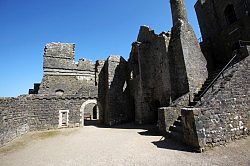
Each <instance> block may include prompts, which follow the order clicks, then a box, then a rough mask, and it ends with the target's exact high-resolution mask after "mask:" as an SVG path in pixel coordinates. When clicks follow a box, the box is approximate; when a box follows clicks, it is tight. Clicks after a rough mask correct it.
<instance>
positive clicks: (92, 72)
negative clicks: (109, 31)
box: [38, 43, 101, 95]
mask: <svg viewBox="0 0 250 166" xmlns="http://www.w3.org/2000/svg"><path fill="white" fill-rule="evenodd" d="M74 50H75V45H74V44H68V43H49V44H47V45H46V46H45V49H44V63H43V70H44V76H43V79H42V83H41V85H40V87H39V91H38V93H39V94H50V95H55V94H56V92H57V91H59V92H61V93H63V94H66V95H73V94H77V93H85V91H86V89H89V91H91V93H95V94H97V87H96V88H94V87H95V86H97V81H98V80H97V78H98V72H96V70H97V69H98V67H97V66H98V65H97V64H96V63H93V62H90V61H88V60H85V59H80V60H79V61H78V62H77V63H75V61H74ZM99 66H101V65H99ZM79 90H80V91H81V92H78V91H79Z"/></svg>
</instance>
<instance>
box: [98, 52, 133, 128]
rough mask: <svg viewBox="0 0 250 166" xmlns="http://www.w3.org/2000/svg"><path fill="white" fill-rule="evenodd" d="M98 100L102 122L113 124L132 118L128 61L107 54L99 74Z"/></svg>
mask: <svg viewBox="0 0 250 166" xmlns="http://www.w3.org/2000/svg"><path fill="white" fill-rule="evenodd" d="M99 87H100V88H99V90H98V101H99V102H100V104H101V107H102V112H101V114H102V117H103V119H101V120H102V123H104V124H106V125H109V126H113V125H116V124H120V123H124V122H128V121H132V120H133V113H132V105H131V98H130V89H129V85H128V63H127V61H126V60H125V59H124V58H122V57H120V56H109V57H108V59H107V60H106V61H105V64H104V66H103V68H102V70H101V72H100V75H99Z"/></svg>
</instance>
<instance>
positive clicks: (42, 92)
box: [0, 0, 250, 150]
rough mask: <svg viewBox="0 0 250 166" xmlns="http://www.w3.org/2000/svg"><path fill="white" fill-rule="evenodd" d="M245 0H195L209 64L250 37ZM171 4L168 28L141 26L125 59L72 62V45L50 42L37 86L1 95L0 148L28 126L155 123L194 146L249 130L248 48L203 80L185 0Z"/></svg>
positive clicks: (202, 59)
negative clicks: (16, 94)
mask: <svg viewBox="0 0 250 166" xmlns="http://www.w3.org/2000/svg"><path fill="white" fill-rule="evenodd" d="M247 2H249V0H230V1H226V0H220V1H219V0H218V1H215V0H199V1H198V2H197V3H196V11H197V12H198V19H199V22H200V25H201V31H202V36H203V40H204V41H203V42H202V43H201V45H202V48H203V52H204V53H205V54H206V58H207V60H208V61H209V62H210V65H211V64H212V65H218V64H217V63H212V62H213V61H210V58H211V57H213V56H212V55H217V54H220V53H223V55H221V56H220V57H219V56H218V57H219V59H223V61H224V60H225V61H226V60H227V59H228V57H230V55H231V51H232V50H231V51H228V50H229V49H230V48H232V46H233V42H235V41H237V40H239V39H241V40H243V39H248V38H249V34H250V33H249V31H250V29H249V26H248V25H249V6H248V5H247V4H249V3H247ZM170 3H171V10H172V17H173V28H172V30H171V33H169V32H162V33H160V34H155V33H154V31H153V30H152V29H150V28H149V27H146V26H142V27H141V28H140V31H139V35H138V37H137V40H136V41H135V42H134V43H133V44H132V50H131V53H130V57H129V60H128V61H126V60H125V59H124V58H122V57H120V56H109V57H108V58H107V59H106V60H97V61H96V62H95V63H93V62H90V61H88V60H85V59H80V60H79V61H78V62H75V61H74V48H75V45H74V44H69V43H49V44H47V45H46V46H45V49H44V63H43V69H44V75H43V79H42V81H41V84H40V83H39V84H35V85H34V89H31V90H30V91H29V92H30V93H29V94H28V95H22V96H19V97H17V98H0V146H1V145H4V144H5V143H7V142H9V141H11V140H12V139H14V138H16V137H18V136H20V135H22V134H25V133H27V132H29V131H36V130H48V129H56V128H62V127H79V126H84V125H85V124H87V123H85V122H87V121H91V122H93V121H94V122H99V123H101V124H104V125H108V126H113V125H117V124H120V123H125V122H135V123H138V124H149V123H154V124H155V125H156V123H157V126H158V127H159V129H160V131H162V132H163V133H164V134H168V136H170V137H172V138H174V140H179V141H181V142H184V143H185V144H189V145H191V146H192V147H194V148H195V149H198V150H201V149H203V148H207V147H213V146H217V145H223V144H225V143H226V142H228V141H230V140H234V139H238V138H242V137H245V136H246V135H249V134H250V132H249V128H250V124H249V123H250V116H249V115H250V109H249V108H250V103H249V101H250V91H249V88H250V87H249V85H250V82H249V81H250V70H249V69H250V68H249V63H250V56H249V54H250V47H249V46H245V47H242V48H237V47H233V48H234V49H237V52H234V53H235V54H237V57H240V58H238V59H233V60H232V63H229V64H228V65H227V66H225V63H223V62H222V61H219V60H218V61H216V62H221V63H219V65H221V66H224V68H223V71H222V70H216V71H213V68H210V65H209V68H210V73H209V77H208V72H207V66H206V65H207V63H206V59H205V57H204V56H203V54H202V52H201V49H200V46H199V43H198V41H197V39H196V37H195V34H194V32H193V30H192V27H191V25H190V24H189V23H188V19H187V15H186V10H185V7H184V1H183V0H170ZM242 4H244V5H243V6H242ZM234 6H235V7H236V8H234ZM243 9H244V10H243ZM242 11H243V12H242ZM223 13H224V14H225V17H224V15H223ZM205 16H206V17H205ZM203 17H204V18H205V19H204V18H203ZM225 23H227V24H225ZM228 23H230V24H228ZM217 25H219V26H218V27H217ZM213 28H214V29H213ZM238 34H240V35H238ZM244 36H245V38H244ZM217 40H218V42H217ZM211 41H212V43H211ZM215 41H216V42H215ZM209 42H210V43H209ZM220 42H222V43H220ZM242 43H243V42H241V44H242ZM244 43H245V45H247V44H249V45H250V42H246V41H245V42H244ZM208 48H210V49H208ZM211 49H212V50H213V51H214V52H216V54H211V52H210V51H208V50H211ZM224 53H225V54H224ZM212 65H211V66H212ZM221 73H223V77H221ZM207 77H208V78H207ZM197 92H198V93H197ZM193 99H194V100H193ZM180 115H181V116H180Z"/></svg>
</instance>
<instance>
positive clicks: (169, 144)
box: [152, 137, 196, 152]
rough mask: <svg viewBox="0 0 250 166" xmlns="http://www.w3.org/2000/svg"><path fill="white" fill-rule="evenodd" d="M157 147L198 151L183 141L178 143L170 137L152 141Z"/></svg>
mask: <svg viewBox="0 0 250 166" xmlns="http://www.w3.org/2000/svg"><path fill="white" fill-rule="evenodd" d="M152 143H153V144H154V145H155V146H157V148H162V149H171V150H178V151H185V152H196V151H195V150H194V149H193V148H191V147H188V146H185V145H183V144H181V143H178V142H176V141H174V140H172V139H170V138H164V137H162V139H160V140H159V141H155V142H152Z"/></svg>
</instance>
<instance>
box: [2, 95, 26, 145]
mask: <svg viewBox="0 0 250 166" xmlns="http://www.w3.org/2000/svg"><path fill="white" fill-rule="evenodd" d="M25 105H26V102H25V101H23V100H22V99H21V98H1V99H0V146H1V145H3V144H5V143H7V142H9V141H11V140H12V139H14V138H16V137H18V136H20V135H22V134H25V133H27V132H28V131H29V125H28V111H27V110H26V109H24V108H25Z"/></svg>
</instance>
